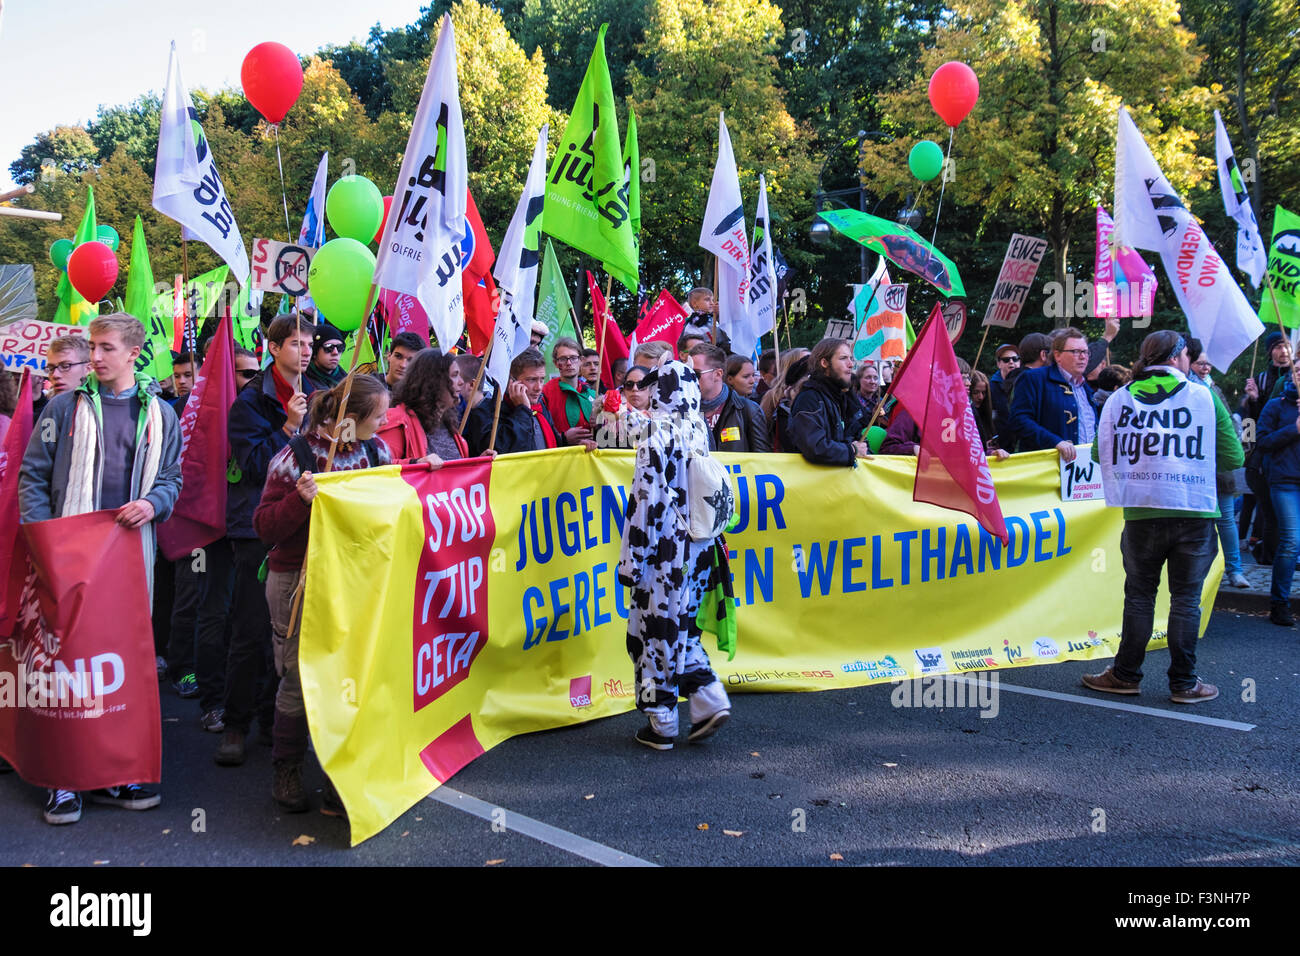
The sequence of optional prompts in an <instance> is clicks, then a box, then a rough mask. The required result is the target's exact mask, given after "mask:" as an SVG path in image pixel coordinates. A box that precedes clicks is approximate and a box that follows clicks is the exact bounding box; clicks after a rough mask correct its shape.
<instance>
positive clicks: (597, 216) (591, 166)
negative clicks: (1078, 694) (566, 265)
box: [542, 23, 637, 293]
mask: <svg viewBox="0 0 1300 956" xmlns="http://www.w3.org/2000/svg"><path fill="white" fill-rule="evenodd" d="M608 27H609V24H608V23H605V24H602V25H601V28H600V34H599V36H598V37H597V38H596V48H595V49H594V50H593V51H592V53H591V60H590V62H588V64H587V75H586V76H585V77H584V78H583V81H582V89H580V90H579V91H578V100H577V102H576V103H574V104H573V112H572V113H571V114H570V116H569V125H568V126H567V127H566V128H565V130H564V138H563V139H562V140H561V141H560V148H559V149H558V150H556V152H555V160H554V161H553V162H552V163H551V168H550V171H549V172H548V174H547V180H546V207H545V211H544V212H543V214H542V219H543V224H542V228H543V229H544V230H545V231H546V233H547V235H549V236H551V237H553V238H555V239H558V240H560V241H561V242H565V243H568V244H569V245H570V246H572V247H573V248H574V249H578V250H580V251H582V252H585V253H587V254H588V255H590V256H592V257H594V258H596V259H599V260H600V261H601V262H602V263H603V264H604V266H605V271H606V272H608V273H609V274H610V275H612V276H613V277H614V278H615V279H617V280H618V281H619V282H621V283H623V285H624V286H626V287H627V289H628V291H629V292H633V293H635V292H636V290H637V254H636V238H635V236H634V234H633V225H632V220H631V218H630V217H629V215H628V190H629V188H630V183H629V182H628V181H627V179H626V177H625V176H624V174H623V157H622V155H621V154H620V152H619V144H618V117H617V116H616V115H615V113H614V91H613V89H612V87H611V86H610V82H609V65H608V64H607V63H606V62H605V30H606V29H608Z"/></svg>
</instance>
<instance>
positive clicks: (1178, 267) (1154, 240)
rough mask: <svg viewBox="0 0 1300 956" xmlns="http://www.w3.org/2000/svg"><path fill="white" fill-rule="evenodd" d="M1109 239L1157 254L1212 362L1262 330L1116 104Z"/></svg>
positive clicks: (1222, 363) (1218, 363)
mask: <svg viewBox="0 0 1300 956" xmlns="http://www.w3.org/2000/svg"><path fill="white" fill-rule="evenodd" d="M1112 242H1114V243H1115V244H1119V245H1126V246H1132V247H1133V248H1135V249H1150V250H1151V251H1152V252H1158V253H1159V254H1160V258H1161V259H1162V260H1163V261H1164V264H1165V272H1167V273H1168V275H1169V281H1170V285H1172V286H1173V289H1174V294H1175V295H1176V296H1177V297H1178V304H1179V305H1180V306H1182V309H1183V313H1184V314H1185V315H1186V316H1187V325H1188V327H1189V328H1190V329H1191V330H1192V335H1194V336H1196V337H1197V338H1198V339H1200V340H1201V344H1202V345H1203V347H1204V349H1205V354H1206V356H1207V357H1208V358H1209V360H1210V362H1211V363H1212V364H1213V365H1214V366H1215V368H1221V369H1224V368H1227V367H1228V366H1229V365H1231V364H1232V360H1233V359H1235V358H1236V357H1237V356H1238V355H1240V354H1241V353H1242V351H1243V350H1245V348H1246V346H1248V345H1250V343H1251V342H1253V341H1255V339H1257V338H1259V335H1260V333H1262V332H1263V331H1264V325H1263V323H1262V322H1260V321H1259V318H1258V317H1257V316H1256V315H1255V312H1254V310H1253V309H1251V307H1250V303H1249V302H1247V301H1246V296H1245V295H1244V294H1243V293H1242V291H1241V287H1240V286H1238V285H1237V283H1236V282H1235V281H1233V278H1232V274H1231V273H1230V272H1229V271H1228V266H1227V264H1226V263H1225V262H1224V261H1223V259H1222V258H1221V257H1220V256H1219V254H1218V252H1216V251H1215V249H1214V244H1213V243H1211V242H1210V240H1209V237H1208V236H1206V235H1205V230H1204V229H1202V228H1201V224H1200V223H1198V222H1197V221H1196V217H1194V216H1193V215H1192V214H1191V213H1190V212H1188V211H1187V207H1186V206H1184V205H1183V201H1182V199H1180V198H1179V196H1178V193H1176V192H1175V191H1174V188H1173V187H1172V186H1171V185H1170V184H1169V180H1167V179H1166V178H1165V174H1164V173H1162V172H1161V171H1160V167H1159V166H1158V165H1157V164H1156V161H1155V157H1153V156H1152V155H1151V150H1149V149H1148V148H1147V144H1146V141H1145V140H1144V139H1143V138H1142V134H1141V133H1140V132H1139V131H1138V128H1137V126H1136V125H1134V123H1133V120H1132V119H1131V118H1130V117H1129V115H1128V111H1127V110H1126V109H1124V108H1123V107H1120V110H1119V127H1118V132H1117V138H1116V142H1115V232H1114V237H1113V239H1112Z"/></svg>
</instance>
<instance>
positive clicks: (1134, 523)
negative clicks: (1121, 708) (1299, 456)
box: [1070, 330, 1296, 704]
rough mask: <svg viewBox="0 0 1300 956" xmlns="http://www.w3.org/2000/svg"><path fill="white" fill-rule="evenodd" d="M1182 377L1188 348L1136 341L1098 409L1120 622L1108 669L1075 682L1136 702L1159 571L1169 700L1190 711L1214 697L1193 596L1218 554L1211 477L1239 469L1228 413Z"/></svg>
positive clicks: (1171, 340)
mask: <svg viewBox="0 0 1300 956" xmlns="http://www.w3.org/2000/svg"><path fill="white" fill-rule="evenodd" d="M1070 341H1077V340H1075V339H1071V340H1070ZM1190 367H1191V360H1190V359H1189V358H1188V354H1187V340H1186V339H1184V338H1183V337H1182V336H1181V335H1179V334H1178V333H1177V332H1173V331H1168V330H1166V331H1162V332H1152V333H1151V334H1150V335H1148V336H1147V337H1146V338H1145V339H1143V340H1142V347H1141V350H1140V352H1139V354H1138V360H1137V362H1135V363H1134V365H1133V381H1132V382H1131V383H1130V384H1129V385H1127V386H1126V387H1124V388H1122V389H1120V390H1119V391H1117V392H1116V393H1115V394H1114V395H1112V396H1111V397H1110V398H1109V399H1108V400H1107V402H1106V406H1105V407H1104V408H1103V409H1102V413H1101V421H1100V422H1099V423H1098V427H1097V441H1096V442H1095V443H1094V444H1093V447H1092V458H1093V461H1097V462H1099V463H1100V464H1101V480H1102V485H1103V487H1104V488H1105V491H1106V504H1108V505H1110V506H1111V507H1117V506H1122V507H1123V508H1124V533H1123V534H1122V535H1121V537H1120V551H1121V553H1122V554H1123V556H1124V617H1123V624H1122V626H1121V632H1120V642H1119V649H1118V650H1117V651H1116V653H1115V660H1114V662H1113V663H1112V664H1111V666H1110V667H1107V668H1106V669H1105V670H1104V671H1102V672H1101V673H1100V674H1085V675H1084V677H1083V686H1085V687H1087V688H1090V689H1091V690H1096V691H1101V692H1103V693H1107V694H1130V695H1131V694H1137V693H1138V692H1139V687H1140V684H1141V681H1142V660H1143V658H1144V657H1145V656H1146V649H1147V644H1148V643H1149V642H1150V641H1151V637H1152V631H1153V628H1154V620H1155V608H1156V591H1157V590H1158V589H1159V587H1160V575H1161V571H1162V569H1165V568H1166V566H1167V571H1168V577H1169V629H1168V635H1169V690H1170V698H1169V699H1170V700H1172V701H1173V702H1174V703H1175V704H1198V703H1201V702H1203V701H1207V700H1214V698H1216V697H1218V696H1219V689H1218V688H1217V687H1215V686H1214V685H1213V684H1207V683H1205V682H1204V681H1203V680H1201V679H1200V678H1199V677H1197V676H1196V638H1197V634H1198V633H1199V631H1200V625H1201V589H1202V587H1203V585H1204V583H1205V576H1206V575H1207V574H1208V573H1209V571H1210V565H1211V564H1212V563H1213V561H1214V556H1215V553H1216V551H1217V548H1216V547H1215V542H1214V523H1215V521H1216V519H1217V518H1218V516H1219V501H1218V493H1217V490H1216V489H1217V484H1216V475H1217V474H1220V473H1223V472H1228V471H1232V470H1233V469H1235V468H1240V467H1241V465H1242V462H1243V461H1244V456H1243V455H1242V453H1241V443H1240V442H1239V441H1237V435H1236V433H1235V432H1234V431H1233V428H1232V420H1231V418H1230V417H1229V416H1228V410H1227V409H1226V408H1224V407H1223V406H1222V405H1219V404H1217V403H1216V402H1215V400H1214V395H1213V394H1212V393H1211V392H1210V391H1209V389H1205V388H1199V387H1197V386H1196V385H1193V384H1191V383H1189V382H1188V381H1187V372H1188V369H1189V368H1190ZM1290 427H1291V430H1292V431H1293V432H1294V431H1295V430H1296V425H1295V423H1294V422H1293V423H1292V424H1291V426H1290Z"/></svg>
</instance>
